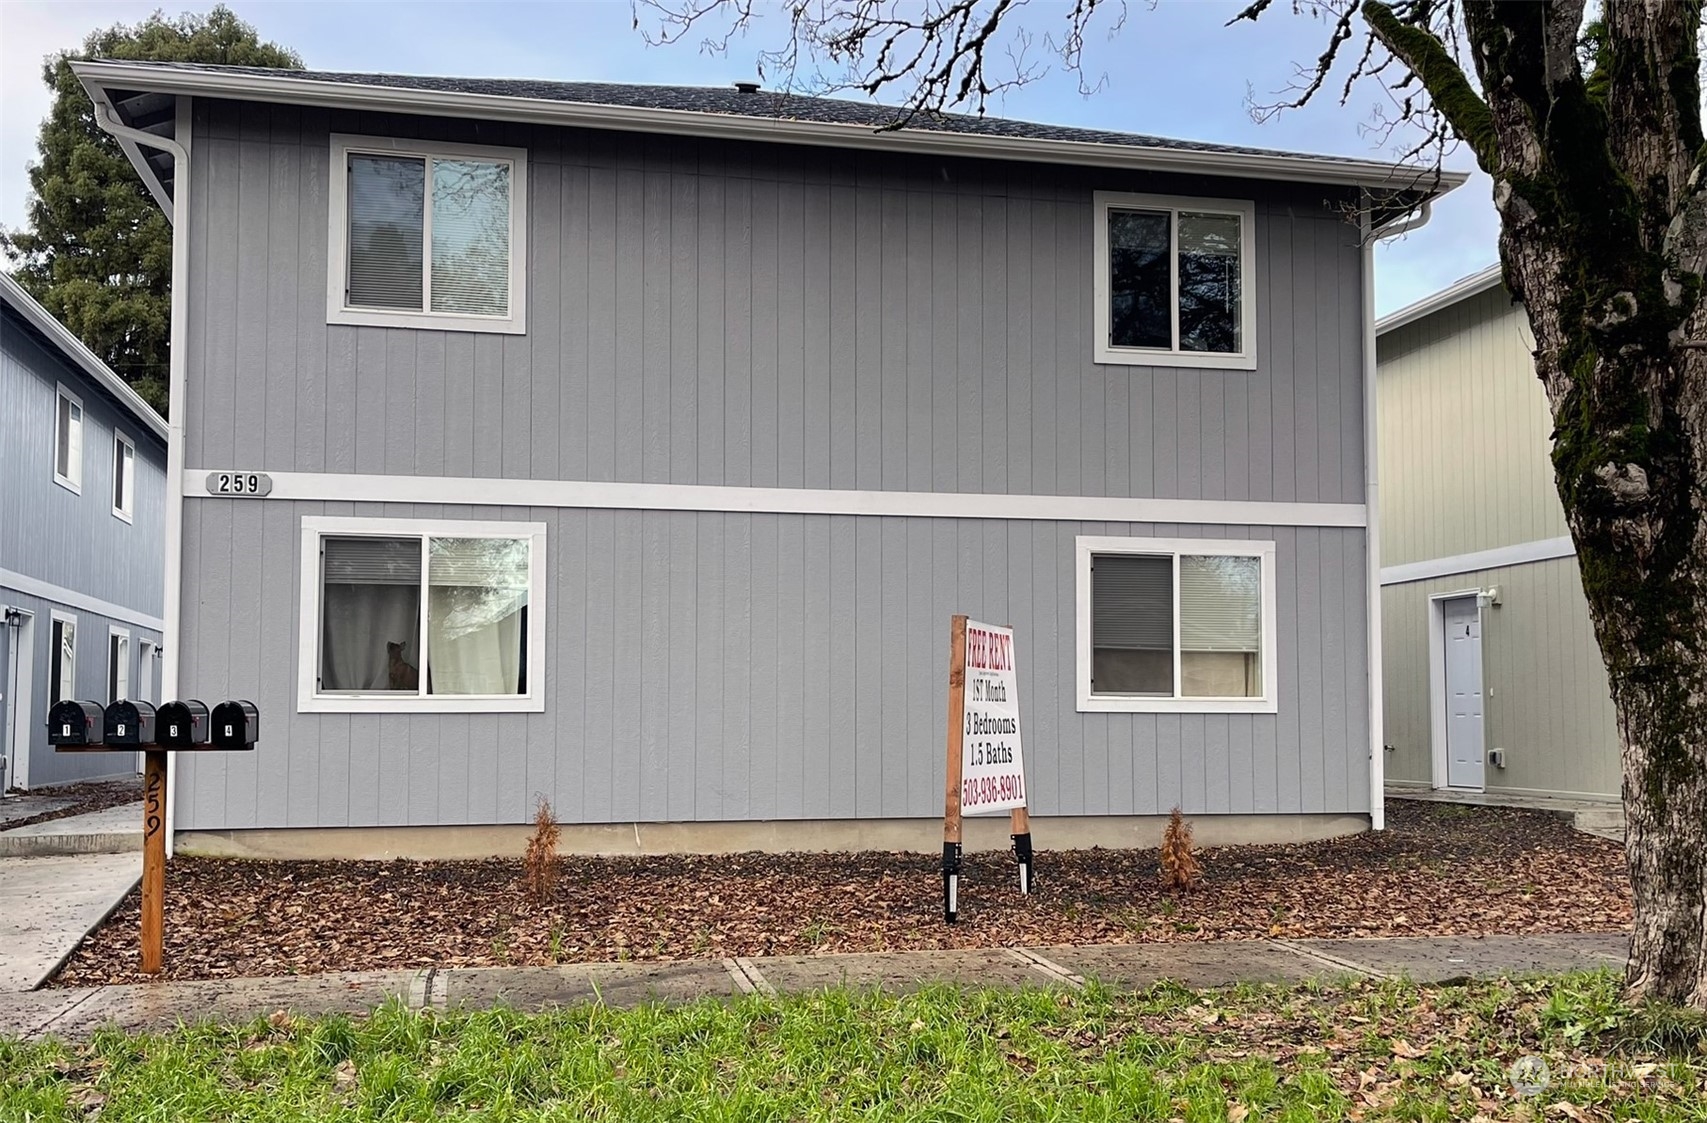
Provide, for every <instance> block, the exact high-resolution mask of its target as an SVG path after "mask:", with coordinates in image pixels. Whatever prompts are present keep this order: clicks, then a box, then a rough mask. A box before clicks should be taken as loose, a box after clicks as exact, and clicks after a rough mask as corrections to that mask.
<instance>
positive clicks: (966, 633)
mask: <svg viewBox="0 0 1707 1123" xmlns="http://www.w3.org/2000/svg"><path fill="white" fill-rule="evenodd" d="M1014 666H1015V664H1014V632H1013V629H1012V628H1003V627H999V626H997V625H995V624H981V623H979V622H978V621H976V620H969V619H967V618H966V617H964V616H956V617H955V618H954V622H953V624H952V626H951V627H950V630H949V663H948V785H947V791H946V797H945V800H944V804H943V835H942V837H943V842H942V912H943V917H944V919H945V920H947V921H948V923H950V924H953V923H954V921H955V917H956V916H957V915H959V912H960V855H961V837H960V835H961V829H960V820H961V816H962V815H983V814H990V813H993V812H998V811H1007V812H1010V813H1011V817H1012V831H1013V840H1014V856H1015V857H1016V858H1018V859H1019V891H1020V892H1021V893H1029V892H1031V824H1030V821H1029V818H1028V816H1027V812H1026V802H1025V758H1024V756H1023V755H1022V752H1021V748H1020V726H1019V678H1018V675H1017V673H1016V672H1015V669H1014Z"/></svg>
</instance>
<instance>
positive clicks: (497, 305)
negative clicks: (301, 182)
mask: <svg viewBox="0 0 1707 1123" xmlns="http://www.w3.org/2000/svg"><path fill="white" fill-rule="evenodd" d="M332 156H333V159H332V184H331V196H330V198H331V222H330V230H331V237H332V244H331V247H330V252H329V253H328V255H327V261H328V274H327V319H328V321H329V322H331V323H343V324H374V325H384V326H392V327H421V328H434V329H439V330H446V331H492V332H508V333H512V334H519V333H521V332H522V331H524V330H525V328H524V323H523V299H524V292H523V289H524V284H523V278H524V276H525V273H524V264H525V263H524V261H523V256H524V252H525V238H524V232H525V231H526V229H527V226H526V215H525V197H526V180H527V154H526V153H525V152H523V151H522V150H520V149H514V148H487V147H476V146H472V145H452V144H422V143H417V142H413V141H397V140H383V139H378V138H373V137H352V136H335V137H333V138H332Z"/></svg>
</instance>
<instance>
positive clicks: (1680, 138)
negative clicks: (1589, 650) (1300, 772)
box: [1364, 0, 1707, 1009]
mask: <svg viewBox="0 0 1707 1123" xmlns="http://www.w3.org/2000/svg"><path fill="white" fill-rule="evenodd" d="M1413 11H1414V10H1413ZM1583 11H1584V4H1583V0H1547V2H1545V3H1536V2H1502V0H1465V4H1464V8H1463V18H1464V24H1465V30H1466V31H1467V32H1468V40H1467V48H1468V51H1469V54H1470V56H1471V59H1472V61H1473V63H1474V66H1475V70H1476V74H1477V77H1478V79H1479V84H1480V86H1481V90H1482V93H1481V94H1480V95H1478V94H1477V93H1476V92H1475V91H1474V90H1472V89H1470V88H1469V86H1468V84H1467V83H1466V82H1465V81H1464V74H1463V72H1462V70H1460V69H1459V68H1458V67H1457V64H1456V62H1455V60H1453V58H1452V56H1451V55H1450V54H1449V53H1448V52H1447V51H1446V50H1445V48H1444V47H1443V46H1442V44H1441V41H1440V38H1439V37H1438V36H1437V35H1432V34H1429V32H1428V30H1427V28H1425V27H1419V26H1417V25H1416V24H1414V23H1407V22H1405V15H1404V10H1401V13H1400V16H1399V17H1397V18H1395V16H1394V11H1393V9H1391V8H1389V7H1387V6H1386V5H1384V4H1381V3H1378V2H1368V3H1365V5H1364V14H1365V16H1366V17H1367V19H1368V21H1369V24H1370V28H1371V30H1372V31H1373V32H1374V33H1375V35H1376V36H1377V37H1378V38H1380V39H1381V40H1382V42H1383V43H1385V44H1386V45H1387V46H1388V47H1389V48H1390V49H1392V50H1393V52H1394V53H1395V54H1396V55H1398V56H1399V57H1400V59H1401V60H1402V61H1403V62H1405V63H1406V64H1407V65H1408V66H1410V67H1411V69H1412V70H1413V71H1414V72H1415V73H1416V74H1417V75H1418V76H1419V77H1420V78H1421V79H1422V80H1423V82H1424V85H1425V86H1426V87H1427V88H1428V90H1429V92H1430V94H1431V96H1432V97H1433V99H1434V102H1435V104H1436V105H1437V107H1438V108H1439V109H1440V110H1441V112H1442V113H1443V114H1444V115H1445V116H1446V118H1447V119H1448V120H1449V121H1450V122H1451V123H1452V125H1453V127H1454V130H1455V131H1456V132H1457V133H1458V135H1460V136H1461V137H1463V138H1464V139H1465V140H1466V141H1467V142H1468V143H1469V145H1470V147H1471V148H1472V149H1473V150H1474V151H1475V153H1476V156H1477V159H1478V160H1479V161H1480V162H1481V164H1482V166H1483V168H1484V169H1486V170H1487V171H1488V172H1489V173H1490V174H1491V175H1492V177H1493V179H1494V202H1495V205H1496V206H1497V207H1498V209H1499V212H1500V226H1501V230H1500V257H1501V261H1502V263H1503V265H1504V272H1505V279H1506V283H1507V285H1508V287H1509V288H1510V289H1511V291H1512V293H1513V295H1514V296H1515V297H1517V298H1518V299H1519V300H1521V301H1522V302H1523V304H1524V306H1525V308H1526V309H1527V312H1528V316H1529V322H1530V325H1531V327H1532V329H1533V331H1534V336H1535V365H1536V372H1537V374H1538V375H1539V376H1540V378H1541V381H1542V382H1543V384H1544V385H1545V386H1546V390H1547V398H1548V402H1549V403H1550V405H1551V408H1552V413H1553V419H1554V422H1555V431H1554V453H1553V464H1554V472H1555V477H1556V480H1557V483H1558V488H1559V497H1560V499H1561V501H1562V502H1563V504H1564V509H1565V518H1566V521H1567V523H1568V524H1569V526H1570V529H1571V536H1572V538H1573V539H1574V540H1575V542H1576V546H1577V557H1578V562H1579V566H1580V568H1581V572H1582V580H1583V591H1584V593H1585V594H1586V595H1587V598H1588V603H1589V612H1590V615H1591V617H1592V618H1593V622H1594V628H1595V634H1596V636H1597V638H1598V639H1599V642H1600V649H1601V654H1602V656H1603V657H1604V659H1605V662H1606V670H1607V678H1608V680H1609V682H1610V684H1611V689H1612V700H1613V703H1614V705H1615V706H1616V708H1617V713H1618V730H1619V737H1620V740H1621V742H1622V757H1623V770H1624V807H1625V817H1626V820H1627V822H1628V826H1629V833H1628V841H1627V842H1626V845H1625V851H1626V855H1627V857H1628V861H1629V868H1630V879H1631V884H1632V887H1633V890H1634V893H1635V912H1636V919H1635V932H1634V937H1633V940H1632V944H1631V953H1630V967H1629V973H1628V984H1629V991H1630V994H1631V997H1634V998H1654V999H1659V1000H1663V1001H1667V1002H1672V1003H1677V1004H1682V1005H1691V1006H1695V1007H1698V1008H1703V1009H1707V519H1704V518H1703V517H1702V514H1703V511H1702V507H1703V503H1704V501H1707V493H1704V491H1703V488H1702V486H1701V481H1703V480H1704V479H1707V350H1703V349H1702V348H1707V306H1704V303H1703V301H1702V299H1701V294H1702V287H1703V285H1702V275H1703V272H1704V269H1707V200H1704V198H1703V196H1702V195H1700V194H1699V193H1698V187H1699V186H1700V185H1699V184H1698V183H1697V182H1696V180H1697V178H1698V173H1699V169H1698V166H1697V161H1698V159H1699V157H1700V154H1701V151H1702V136H1701V121H1700V105H1699V101H1700V86H1699V77H1698V67H1699V62H1698V59H1697V57H1696V50H1695V36H1696V33H1697V31H1698V30H1699V28H1700V26H1701V0H1606V2H1605V5H1604V12H1603V18H1604V21H1605V40H1604V43H1603V45H1602V46H1601V48H1600V53H1599V58H1598V59H1597V65H1596V70H1595V73H1594V74H1593V75H1592V77H1591V79H1585V77H1584V75H1583V73H1582V69H1581V64H1580V62H1579V60H1578V56H1577V46H1578V35H1579V33H1580V30H1581V28H1582V21H1583ZM1591 87H1592V88H1591Z"/></svg>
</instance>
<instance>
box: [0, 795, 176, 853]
mask: <svg viewBox="0 0 1707 1123" xmlns="http://www.w3.org/2000/svg"><path fill="white" fill-rule="evenodd" d="M141 850H142V804H141V802H140V801H139V802H136V803H121V804H119V805H118V806H117V807H109V808H107V809H106V810H104V811H91V812H89V813H88V814H85V815H67V816H66V817H65V818H63V819H49V820H48V821H47V822H45V823H31V824H29V825H28V826H23V827H12V828H10V829H0V858H45V857H49V856H52V855H55V854H128V853H132V852H136V853H140V852H141Z"/></svg>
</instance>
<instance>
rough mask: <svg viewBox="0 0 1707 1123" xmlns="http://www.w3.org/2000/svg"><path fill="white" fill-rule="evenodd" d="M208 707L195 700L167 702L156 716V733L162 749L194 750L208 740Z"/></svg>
mask: <svg viewBox="0 0 1707 1123" xmlns="http://www.w3.org/2000/svg"><path fill="white" fill-rule="evenodd" d="M208 732H209V730H208V723H207V706H206V705H204V704H203V703H201V702H198V701H196V700H195V699H194V698H186V699H184V700H183V701H182V702H167V703H166V704H165V705H164V706H161V707H160V712H159V713H157V714H155V715H154V733H155V736H156V737H157V738H158V739H159V741H160V745H161V747H162V748H167V749H193V748H195V747H196V746H197V745H205V744H206V743H207V738H208Z"/></svg>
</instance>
